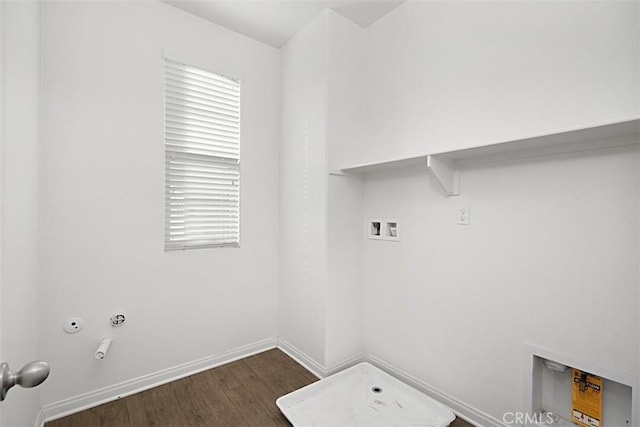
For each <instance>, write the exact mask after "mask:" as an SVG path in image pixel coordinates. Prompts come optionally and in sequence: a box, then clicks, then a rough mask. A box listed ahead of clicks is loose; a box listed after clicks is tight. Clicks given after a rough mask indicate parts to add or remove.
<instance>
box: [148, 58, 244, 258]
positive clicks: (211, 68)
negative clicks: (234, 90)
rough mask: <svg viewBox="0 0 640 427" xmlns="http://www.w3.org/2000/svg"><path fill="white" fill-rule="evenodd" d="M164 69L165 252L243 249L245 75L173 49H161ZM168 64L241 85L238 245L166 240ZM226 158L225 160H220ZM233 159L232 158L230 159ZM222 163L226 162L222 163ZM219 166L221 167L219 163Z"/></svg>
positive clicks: (239, 86) (239, 89)
mask: <svg viewBox="0 0 640 427" xmlns="http://www.w3.org/2000/svg"><path fill="white" fill-rule="evenodd" d="M161 59H162V69H163V74H162V76H163V150H164V153H163V157H164V162H165V166H164V180H163V183H164V191H163V195H164V208H163V210H164V221H163V222H164V230H165V231H164V233H165V234H164V252H176V251H185V250H190V249H207V248H240V246H241V242H242V145H243V144H242V92H243V91H242V83H243V76H242V74H241V73H240V72H238V71H237V70H234V69H231V68H228V67H221V66H217V65H213V64H210V63H207V62H204V61H202V60H200V59H198V58H195V57H192V56H189V55H185V54H183V53H180V52H177V51H174V50H170V49H166V48H164V49H162V58H161ZM167 61H171V62H174V63H179V64H182V65H186V66H190V67H194V68H197V69H199V70H202V71H205V72H209V73H212V74H216V75H218V76H221V77H223V78H227V79H231V80H235V81H236V82H237V84H238V160H237V162H238V163H237V174H238V186H237V192H238V222H237V229H238V233H237V241H235V242H227V243H216V242H213V241H212V242H210V243H192V244H189V243H188V242H187V243H185V244H182V245H179V244H172V243H171V242H170V240H168V239H167V237H168V235H167V227H168V216H169V214H168V211H167V200H166V199H167V197H168V192H167V187H166V185H167V180H168V176H169V175H168V172H167V166H166V165H167V162H168V161H169V158H168V155H169V152H170V151H171V150H169V149H168V148H167V123H166V119H167V88H166V86H167ZM204 156H205V157H215V156H207V155H204ZM220 158H221V159H223V157H220ZM227 159H228V160H231V159H232V158H231V157H228V158H227ZM220 163H224V162H223V161H221V162H220ZM220 163H219V164H220Z"/></svg>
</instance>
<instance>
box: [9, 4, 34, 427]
mask: <svg viewBox="0 0 640 427" xmlns="http://www.w3.org/2000/svg"><path fill="white" fill-rule="evenodd" d="M39 22H40V5H39V3H37V2H0V31H1V34H0V40H1V41H2V47H1V50H0V52H1V54H0V55H1V57H0V65H1V66H2V69H1V71H0V76H1V77H2V82H1V83H0V95H1V102H2V105H1V107H0V116H1V122H0V133H1V134H0V142H1V150H2V152H1V154H0V159H1V160H2V165H1V166H0V170H1V173H2V176H1V177H0V182H1V183H2V188H1V189H0V202H1V203H2V211H1V212H0V218H1V221H2V222H1V225H0V232H1V249H0V254H1V258H0V268H1V275H0V283H1V292H0V301H1V306H0V312H1V317H0V325H1V331H0V335H1V337H2V340H1V342H0V347H1V349H2V351H1V353H0V360H1V361H2V362H7V363H8V364H9V366H10V367H11V369H13V370H18V369H20V368H21V367H22V366H23V365H25V364H26V363H28V362H30V361H33V360H36V359H40V358H42V353H40V352H38V316H39V308H38V304H39V297H38V295H39V283H38V256H39V251H38V247H39V245H38V221H39V215H38V207H39V202H38V183H39V169H38V168H39V159H40V155H39V151H40V126H39V120H40V98H39V94H40V46H39V45H40V28H39ZM39 402H40V389H24V388H22V387H14V388H13V389H12V390H11V391H10V392H9V394H8V395H7V399H6V400H5V401H4V402H2V418H1V419H0V424H1V425H3V426H6V427H12V426H24V425H33V423H34V422H35V418H36V414H37V412H38V409H39Z"/></svg>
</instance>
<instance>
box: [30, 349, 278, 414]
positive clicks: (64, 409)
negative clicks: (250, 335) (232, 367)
mask: <svg viewBox="0 0 640 427" xmlns="http://www.w3.org/2000/svg"><path fill="white" fill-rule="evenodd" d="M276 342H277V340H276V338H267V339H264V340H261V341H258V342H256V343H253V344H249V345H245V346H242V347H238V348H235V349H233V350H229V351H225V352H222V353H220V354H216V355H213V356H208V357H204V358H202V359H199V360H195V361H193V362H187V363H183V364H182V365H178V366H174V367H172V368H168V369H164V370H162V371H158V372H154V373H152V374H148V375H143V376H141V377H138V378H134V379H132V380H128V381H124V382H122V383H120V384H114V385H111V386H108V387H104V388H102V389H99V390H94V391H90V392H88V393H84V394H81V395H78V396H74V397H70V398H68V399H64V400H61V401H59V402H54V403H50V404H48V405H44V406H43V407H42V409H41V412H42V414H43V416H39V417H38V419H39V420H42V419H44V421H51V420H55V419H57V418H62V417H64V416H67V415H71V414H73V413H76V412H80V411H83V410H85V409H89V408H92V407H94V406H98V405H101V404H103V403H107V402H110V401H113V400H117V399H120V398H122V397H125V396H129V395H132V394H135V393H139V392H141V391H144V390H148V389H150V388H153V387H157V386H159V385H162V384H166V383H168V382H171V381H174V380H177V379H180V378H184V377H188V376H190V375H193V374H196V373H198V372H202V371H205V370H207V369H211V368H215V367H216V366H220V365H224V364H227V363H230V362H233V361H235V360H238V359H242V358H245V357H248V356H251V355H254V354H257V353H262V352H263V351H266V350H270V349H272V348H275V347H276ZM36 426H37V427H41V426H42V424H37V425H36Z"/></svg>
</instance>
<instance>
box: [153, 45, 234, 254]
mask: <svg viewBox="0 0 640 427" xmlns="http://www.w3.org/2000/svg"><path fill="white" fill-rule="evenodd" d="M239 244H240V81H239V80H238V79H235V78H232V77H228V76H223V75H220V74H216V73H213V72H211V71H208V70H205V69H202V68H198V67H195V66H192V65H188V64H185V63H183V62H182V61H176V60H173V59H172V58H168V57H165V238H164V245H165V246H164V247H165V251H170V250H180V249H191V248H207V247H215V246H239Z"/></svg>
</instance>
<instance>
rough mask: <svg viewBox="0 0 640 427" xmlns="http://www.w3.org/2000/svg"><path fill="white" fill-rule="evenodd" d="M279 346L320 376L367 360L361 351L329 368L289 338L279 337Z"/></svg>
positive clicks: (324, 376)
mask: <svg viewBox="0 0 640 427" xmlns="http://www.w3.org/2000/svg"><path fill="white" fill-rule="evenodd" d="M278 348H279V349H280V350H282V351H283V352H284V353H285V354H287V355H288V356H289V357H291V358H292V359H293V360H295V361H296V362H298V363H299V364H300V365H302V366H304V367H305V368H306V369H307V370H308V371H310V372H311V373H312V374H313V375H315V376H316V377H318V378H326V377H328V376H329V375H333V374H335V373H336V372H340V371H342V370H343V369H346V368H349V367H351V366H353V365H356V364H358V363H360V362H364V360H365V357H364V354H363V353H360V354H357V355H355V356H353V357H350V358H348V359H346V360H343V361H342V362H340V363H337V364H336V365H335V366H332V367H331V368H327V367H326V366H324V365H322V364H321V363H319V362H318V361H316V360H315V359H314V358H313V357H311V356H309V355H308V354H306V353H305V352H303V351H302V350H300V349H299V348H297V347H296V346H294V345H293V344H291V343H290V342H288V341H287V340H284V339H282V338H278Z"/></svg>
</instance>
